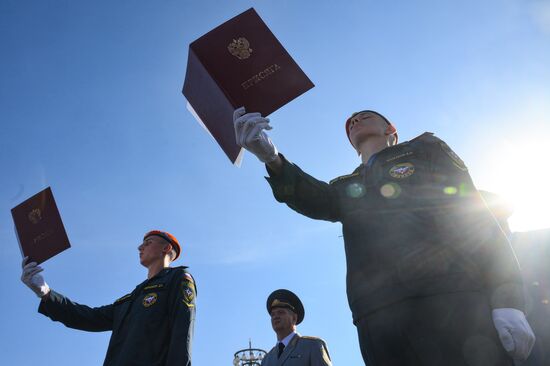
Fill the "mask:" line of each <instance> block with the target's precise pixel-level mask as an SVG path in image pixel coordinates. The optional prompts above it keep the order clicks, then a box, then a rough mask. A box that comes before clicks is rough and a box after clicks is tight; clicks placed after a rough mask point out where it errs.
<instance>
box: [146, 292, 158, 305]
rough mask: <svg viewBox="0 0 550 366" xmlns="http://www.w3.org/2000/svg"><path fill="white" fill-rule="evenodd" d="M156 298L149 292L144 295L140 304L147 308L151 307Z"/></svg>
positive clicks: (154, 294) (155, 295)
mask: <svg viewBox="0 0 550 366" xmlns="http://www.w3.org/2000/svg"><path fill="white" fill-rule="evenodd" d="M157 297H158V296H157V294H156V293H154V292H151V293H150V294H147V295H145V297H144V298H143V302H142V304H143V306H145V307H146V308H148V307H149V306H151V305H153V304H154V303H156V302H157Z"/></svg>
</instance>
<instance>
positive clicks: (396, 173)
mask: <svg viewBox="0 0 550 366" xmlns="http://www.w3.org/2000/svg"><path fill="white" fill-rule="evenodd" d="M389 173H390V175H391V176H392V177H393V178H396V179H403V178H407V177H410V176H411V175H413V174H414V165H412V164H411V163H400V164H397V165H394V166H392V167H391V169H390V171H389Z"/></svg>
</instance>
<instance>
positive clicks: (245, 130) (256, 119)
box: [233, 107, 278, 163]
mask: <svg viewBox="0 0 550 366" xmlns="http://www.w3.org/2000/svg"><path fill="white" fill-rule="evenodd" d="M233 125H234V127H235V136H236V139H237V145H239V146H241V147H244V148H245V149H246V150H248V151H250V152H251V153H253V154H254V155H256V156H257V157H258V159H260V161H261V162H263V163H270V162H272V161H274V160H275V159H277V155H278V151H277V148H276V147H275V145H273V143H272V142H271V139H270V138H269V137H268V136H267V134H266V133H265V131H264V130H271V126H270V125H269V119H267V118H264V117H262V115H261V114H260V113H246V111H245V109H244V107H240V108H237V109H235V111H234V112H233Z"/></svg>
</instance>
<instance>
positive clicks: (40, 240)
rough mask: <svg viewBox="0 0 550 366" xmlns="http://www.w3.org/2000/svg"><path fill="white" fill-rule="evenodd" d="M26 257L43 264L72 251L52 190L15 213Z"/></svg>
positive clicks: (20, 207)
mask: <svg viewBox="0 0 550 366" xmlns="http://www.w3.org/2000/svg"><path fill="white" fill-rule="evenodd" d="M11 215H12V217H13V222H14V224H15V231H16V235H17V239H18V241H19V246H20V248H21V253H22V255H23V257H29V260H28V261H27V263H29V262H37V263H42V262H44V261H45V260H47V259H49V258H51V257H53V256H55V255H56V254H59V253H60V252H62V251H64V250H65V249H68V248H70V247H71V244H70V243H69V238H68V237H67V233H66V232H65V227H64V226H63V221H61V215H60V214H59V211H58V209H57V205H56V204H55V200H54V198H53V194H52V190H51V189H50V187H48V188H46V189H44V190H43V191H41V192H38V193H37V194H35V195H34V196H32V197H31V198H29V199H27V200H26V201H24V202H22V203H20V204H19V205H17V206H15V207H14V208H12V209H11Z"/></svg>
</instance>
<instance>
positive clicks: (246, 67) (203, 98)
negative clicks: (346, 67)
mask: <svg viewBox="0 0 550 366" xmlns="http://www.w3.org/2000/svg"><path fill="white" fill-rule="evenodd" d="M313 86H314V85H313V83H312V82H311V80H309V78H308V77H307V76H306V74H305V73H304V72H303V71H302V70H301V69H300V67H299V66H298V64H296V62H295V61H294V60H293V59H292V57H291V56H290V55H289V54H288V52H287V51H286V50H285V49H284V47H283V46H282V45H281V43H279V41H278V40H277V38H275V36H274V35H273V33H271V31H270V30H269V28H268V27H267V26H266V24H265V23H264V22H263V21H262V19H261V18H260V17H259V16H258V14H257V13H256V11H255V10H254V9H253V8H250V9H248V10H247V11H245V12H244V13H242V14H239V15H237V16H236V17H234V18H232V19H230V20H228V21H227V22H225V23H223V24H222V25H220V26H218V27H217V28H215V29H213V30H212V31H210V32H208V33H207V34H205V35H204V36H202V37H200V38H199V39H197V40H196V41H194V42H192V43H191V44H190V45H189V56H188V60H187V72H186V75H185V82H184V85H183V95H184V96H185V98H187V101H188V102H189V103H188V104H189V105H188V108H189V109H190V111H191V113H193V114H194V115H195V117H196V118H197V119H198V120H199V122H201V123H202V124H203V125H204V127H206V129H207V130H208V131H209V132H210V134H211V135H212V136H213V137H214V138H215V139H216V141H217V142H218V144H219V145H220V146H221V148H222V149H223V151H224V152H225V154H226V155H227V157H228V158H229V159H230V160H231V162H233V163H236V161H237V159H238V157H239V154H240V152H241V149H240V147H239V146H238V145H237V144H236V142H235V131H234V129H233V111H234V110H235V109H236V108H238V107H241V106H244V107H245V108H246V110H247V112H260V113H262V115H263V116H264V117H265V116H267V115H269V114H270V113H272V112H274V111H276V110H277V109H279V108H280V107H282V106H283V105H285V104H286V103H288V102H290V101H291V100H293V99H294V98H296V97H298V96H299V95H301V94H303V93H305V92H306V91H307V90H309V89H311V88H313Z"/></svg>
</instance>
